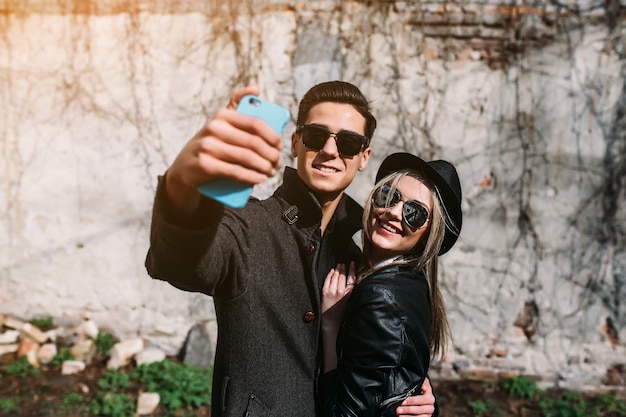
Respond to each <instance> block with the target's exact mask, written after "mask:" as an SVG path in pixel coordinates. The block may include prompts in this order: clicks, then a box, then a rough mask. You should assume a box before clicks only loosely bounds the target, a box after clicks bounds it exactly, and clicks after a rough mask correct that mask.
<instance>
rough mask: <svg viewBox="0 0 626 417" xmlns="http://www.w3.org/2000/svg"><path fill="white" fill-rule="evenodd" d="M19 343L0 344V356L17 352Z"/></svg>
mask: <svg viewBox="0 0 626 417" xmlns="http://www.w3.org/2000/svg"><path fill="white" fill-rule="evenodd" d="M18 347H19V345H18V344H17V343H12V344H10V345H0V356H2V355H6V354H7V353H15V352H17V349H18Z"/></svg>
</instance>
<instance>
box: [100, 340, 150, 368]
mask: <svg viewBox="0 0 626 417" xmlns="http://www.w3.org/2000/svg"><path fill="white" fill-rule="evenodd" d="M142 350H143V339H141V338H135V339H128V340H124V341H122V342H118V343H116V344H115V345H113V347H112V348H111V352H110V355H111V357H110V358H109V361H108V362H107V368H108V369H117V368H119V367H122V366H124V365H127V364H128V362H130V360H131V359H132V357H133V356H134V355H136V354H138V353H139V352H141V351H142Z"/></svg>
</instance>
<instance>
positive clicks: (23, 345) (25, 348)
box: [17, 337, 39, 368]
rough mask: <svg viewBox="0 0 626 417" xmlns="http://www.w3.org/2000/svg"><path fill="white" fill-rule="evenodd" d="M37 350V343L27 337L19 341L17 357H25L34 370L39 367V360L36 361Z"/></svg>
mask: <svg viewBox="0 0 626 417" xmlns="http://www.w3.org/2000/svg"><path fill="white" fill-rule="evenodd" d="M38 350H39V343H37V342H35V341H34V340H32V339H29V338H28V337H23V338H21V339H20V343H19V345H18V348H17V357H18V358H21V357H22V356H26V359H28V362H29V363H30V364H31V365H33V366H34V367H35V368H38V367H39V360H37V351H38Z"/></svg>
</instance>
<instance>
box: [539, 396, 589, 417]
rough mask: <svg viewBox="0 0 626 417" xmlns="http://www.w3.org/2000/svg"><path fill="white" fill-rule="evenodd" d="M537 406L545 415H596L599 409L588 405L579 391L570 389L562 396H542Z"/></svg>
mask: <svg viewBox="0 0 626 417" xmlns="http://www.w3.org/2000/svg"><path fill="white" fill-rule="evenodd" d="M539 407H540V408H541V410H542V411H543V414H544V416H545V417H598V416H600V414H599V411H598V410H597V409H595V407H593V406H588V405H587V403H586V402H585V400H584V399H583V398H582V396H581V395H580V393H578V392H576V391H570V392H566V393H564V394H563V396H562V397H548V396H546V397H544V398H542V399H541V400H540V401H539Z"/></svg>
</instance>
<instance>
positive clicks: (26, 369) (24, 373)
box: [4, 355, 41, 378]
mask: <svg viewBox="0 0 626 417" xmlns="http://www.w3.org/2000/svg"><path fill="white" fill-rule="evenodd" d="M4 373H5V374H7V375H9V376H18V377H20V378H26V377H28V376H31V375H38V374H40V373H41V371H40V370H39V369H37V368H35V367H34V366H33V365H31V363H30V362H28V359H27V358H26V356H25V355H22V356H20V358H19V359H18V360H16V361H13V362H10V363H9V364H8V365H7V367H6V369H5V370H4Z"/></svg>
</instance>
